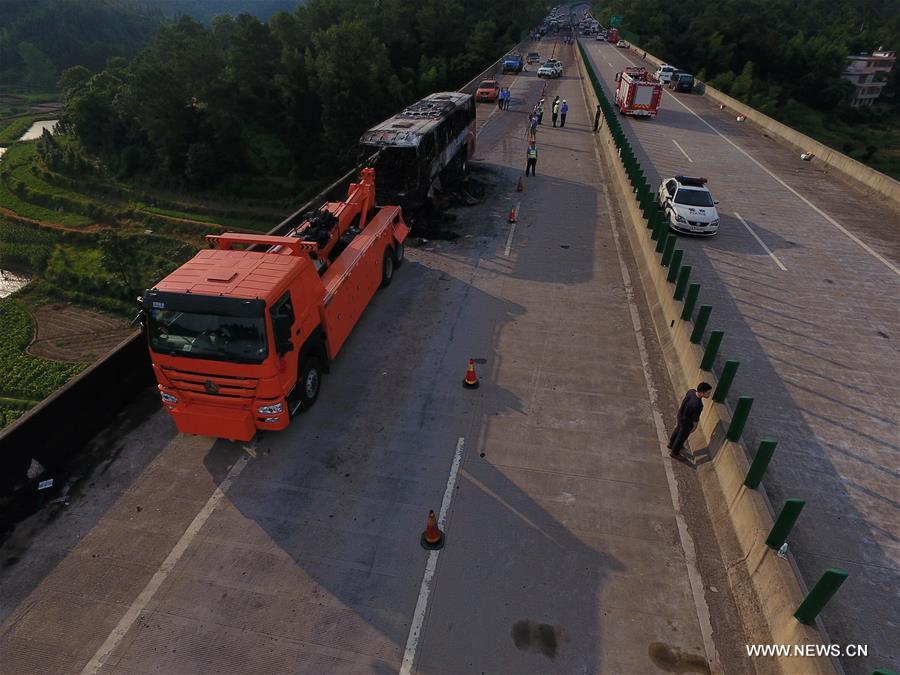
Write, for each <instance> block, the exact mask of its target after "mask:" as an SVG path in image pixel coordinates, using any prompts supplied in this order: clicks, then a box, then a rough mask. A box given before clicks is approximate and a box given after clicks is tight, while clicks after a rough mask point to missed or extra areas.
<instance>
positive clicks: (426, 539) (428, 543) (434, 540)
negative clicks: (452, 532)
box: [420, 511, 444, 551]
mask: <svg viewBox="0 0 900 675" xmlns="http://www.w3.org/2000/svg"><path fill="white" fill-rule="evenodd" d="M420 541H421V544H422V548H427V549H429V550H431V551H436V550H438V549H440V548H444V533H443V532H441V531H440V530H439V529H438V526H437V519H436V518H435V517H434V511H429V512H428V521H427V523H426V524H425V531H424V532H423V533H422V539H421V540H420Z"/></svg>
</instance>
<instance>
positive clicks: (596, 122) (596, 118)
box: [594, 103, 603, 131]
mask: <svg viewBox="0 0 900 675" xmlns="http://www.w3.org/2000/svg"><path fill="white" fill-rule="evenodd" d="M601 119H603V111H602V110H601V109H600V104H599V103H598V104H597V113H596V114H595V115H594V131H597V129H599V128H600V120H601Z"/></svg>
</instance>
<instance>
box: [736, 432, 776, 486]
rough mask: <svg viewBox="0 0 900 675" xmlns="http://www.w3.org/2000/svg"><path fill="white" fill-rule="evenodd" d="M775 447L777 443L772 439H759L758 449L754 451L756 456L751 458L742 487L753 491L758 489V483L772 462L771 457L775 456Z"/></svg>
mask: <svg viewBox="0 0 900 675" xmlns="http://www.w3.org/2000/svg"><path fill="white" fill-rule="evenodd" d="M777 445H778V441H776V440H775V439H774V438H762V439H760V441H759V448H758V449H757V450H756V455H755V456H754V457H753V462H752V463H751V464H750V469H749V470H748V471H747V476H746V478H744V485H746V486H747V487H748V488H751V489H754V490H755V489H756V488H757V487H759V482H760V481H761V480H762V477H763V475H764V474H765V473H766V469H767V468H768V467H769V462H770V461H771V460H772V455H774V454H775V446H777Z"/></svg>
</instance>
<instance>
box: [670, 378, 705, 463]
mask: <svg viewBox="0 0 900 675" xmlns="http://www.w3.org/2000/svg"><path fill="white" fill-rule="evenodd" d="M711 391H712V386H711V385H709V384H708V383H706V382H701V383H700V384H698V385H697V388H696V389H688V393H687V394H685V395H684V400H683V401H682V402H681V406H680V407H679V408H678V420H677V422H676V424H675V431H673V432H672V435H671V436H670V437H669V444H668V445H667V446H666V447H667V448H669V451H670V452H669V454H670V455H672V457H677V456H678V453H679V452H681V448H682V447H683V446H684V442H685V441H686V440H687V438H688V436H690V435H691V434H692V433H693V431H694V429H696V428H697V423H698V422H699V421H700V413H702V412H703V399H705V398H709V396H710V392H711Z"/></svg>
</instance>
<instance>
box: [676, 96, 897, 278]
mask: <svg viewBox="0 0 900 675" xmlns="http://www.w3.org/2000/svg"><path fill="white" fill-rule="evenodd" d="M666 94H668V95H669V96H670V97H671V98H672V100H674V101H677V102H678V105H680V106H681V107H682V108H684V109H685V110H687V111H688V112H689V113H691V114H692V115H693V116H694V117H696V118H697V119H698V120H700V121H701V122H703V124H705V125H706V126H708V127H709V128H710V129H712V130H713V131H714V132H716V134H718V135H719V137H720V138H722V140H724V141H725V142H726V143H728V144H729V145H730V146H732V147H733V148H734V149H735V150H737V151H738V152H740V153H741V154H742V155H744V156H745V157H746V158H747V159H749V160H750V161H751V162H753V163H754V164H756V166H758V167H759V168H760V169H762V170H763V171H765V172H766V173H767V174H769V176H770V177H772V178H773V179H774V180H775V181H776V182H777V183H779V184H780V185H781V186H782V187H784V188H785V189H786V190H787V191H788V192H790V193H791V194H793V195H794V196H795V197H797V199H799V200H800V201H802V202H803V203H804V204H806V205H807V206H808V207H809V208H811V209H812V210H813V211H815V212H816V213H818V214H819V215H820V216H822V217H823V218H824V219H825V220H827V221H828V222H829V223H831V224H832V225H833V226H834V227H835V228H837V230H839V231H840V232H842V233H843V234H844V235H845V236H846V237H847V238H848V239H850V240H851V241H852V242H854V243H855V244H857V245H858V246H860V247H861V248H862V249H863V250H864V251H866V253H868V254H869V255H871V256H872V257H873V258H875V259H876V260H878V261H880V262H881V263H883V264H884V265H885V266H886V267H887V268H888V269H889V270H891V271H892V272H893V273H894V274H896V275H897V276H900V268H898V267H897V266H896V265H894V264H893V263H891V262H890V261H889V260H888V259H887V258H885V257H884V256H883V255H881V254H880V253H878V252H877V251H875V250H873V249H872V248H871V247H870V246H869V245H868V244H866V243H865V242H864V241H862V240H861V239H860V238H859V237H857V236H856V235H855V234H853V233H852V232H850V231H849V230H848V229H847V228H845V227H844V226H843V225H841V224H840V223H839V222H838V221H836V220H835V219H834V218H832V217H831V216H829V215H828V214H827V213H825V212H824V211H823V210H822V209H820V208H819V207H818V206H816V205H815V204H813V203H812V202H811V201H809V200H808V199H807V198H806V197H804V196H803V195H801V194H800V193H799V192H797V191H796V190H795V189H794V188H792V187H791V186H790V185H788V184H787V183H785V182H784V181H783V180H782V179H781V178H779V177H778V176H776V175H775V174H774V173H772V172H771V171H769V169H767V168H766V167H765V166H763V165H762V163H761V162H759V161H758V160H757V159H756V158H755V157H753V156H752V155H751V154H750V153H749V152H747V151H746V150H744V149H743V148H742V147H741V146H739V145H738V144H737V143H735V142H734V141H732V140H731V139H730V138H728V137H727V136H726V135H725V134H723V133H722V132H721V131H719V130H718V129H716V128H715V127H714V126H713V125H712V124H710V123H709V122H707V121H706V120H705V119H703V118H702V117H700V115H698V114H697V113H696V112H694V110H692V109H691V108H688V107H687V106H686V105H685V104H684V103H682V101H681V100H680V99H679V98H678V97H677V96H675V95H674V94H672V93H670V92H668V91H667V92H666Z"/></svg>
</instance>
